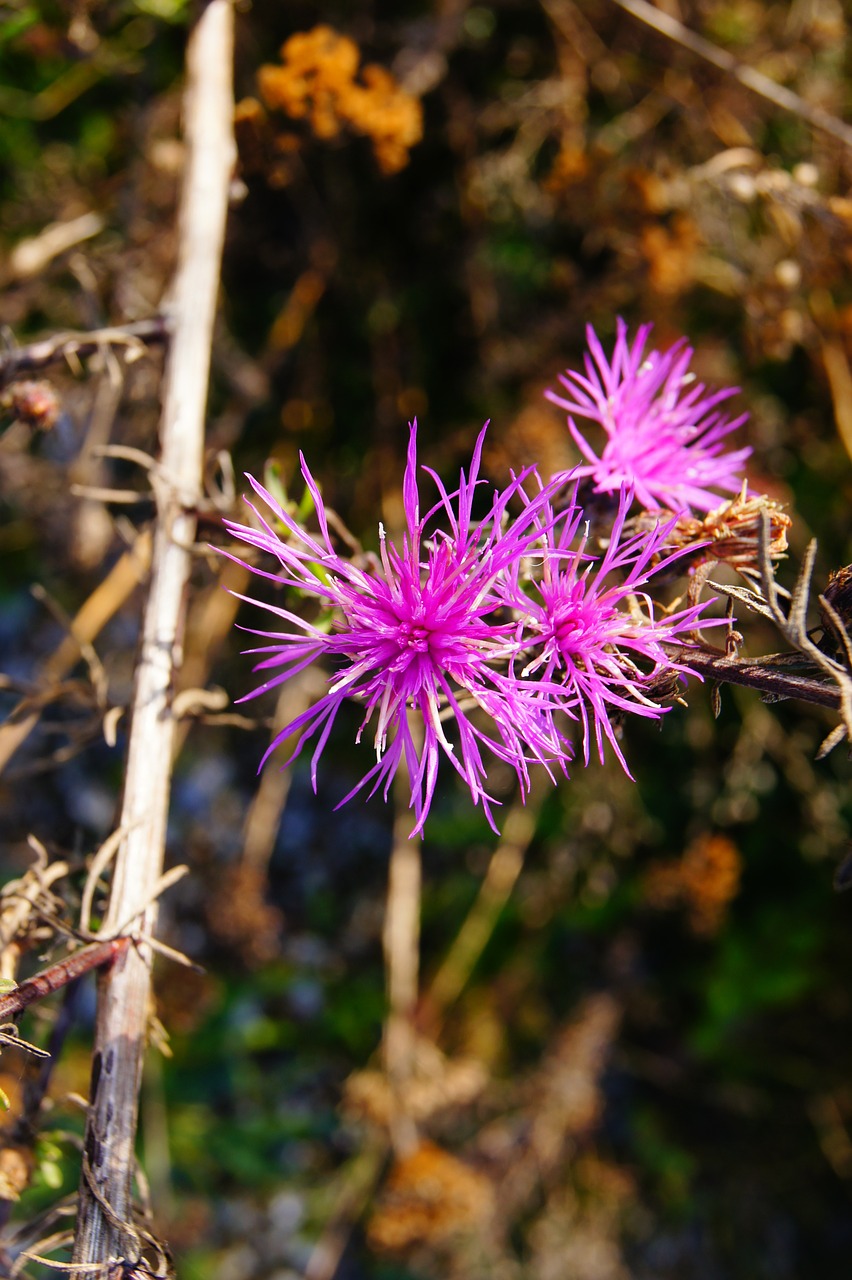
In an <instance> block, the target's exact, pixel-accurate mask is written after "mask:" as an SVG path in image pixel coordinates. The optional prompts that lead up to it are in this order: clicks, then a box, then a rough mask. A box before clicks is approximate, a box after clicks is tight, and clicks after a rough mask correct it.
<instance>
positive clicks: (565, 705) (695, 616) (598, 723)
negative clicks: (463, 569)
mask: <svg viewBox="0 0 852 1280" xmlns="http://www.w3.org/2000/svg"><path fill="white" fill-rule="evenodd" d="M632 501H633V494H632V491H631V490H630V489H629V488H628V487H626V486H624V487H622V489H621V491H620V493H619V499H618V510H617V514H616V517H615V521H614V524H613V527H612V532H611V534H610V535H609V540H608V544H607V547H606V550H605V551H604V553H603V555H602V556H595V555H593V554H592V553H590V552H589V550H588V549H587V540H588V527H587V526H586V525H585V517H584V513H583V511H582V510H581V509H580V508H578V507H576V506H573V505H572V506H571V507H570V508H569V509H568V510H567V511H565V512H564V513H562V515H561V517H559V518H558V519H557V520H555V521H554V520H553V519H552V512H551V511H550V510H549V502H547V501H545V503H544V505H543V507H542V508H540V510H539V514H538V516H537V519H541V520H542V541H543V547H542V550H541V554H542V568H541V574H540V576H539V577H538V578H537V579H535V580H533V581H531V582H530V581H527V582H524V581H523V580H522V579H521V578H520V577H519V576H517V577H515V578H514V580H513V581H512V584H511V587H510V589H509V593H508V595H507V605H509V606H510V607H512V608H513V609H514V610H515V611H516V612H517V614H518V616H519V617H522V618H523V628H524V631H525V634H526V637H527V644H528V655H529V656H528V659H527V665H526V668H525V670H524V672H523V674H524V676H525V677H529V676H531V675H533V674H535V675H536V676H537V678H538V679H539V681H540V683H541V689H542V692H543V695H544V698H545V704H546V711H547V714H548V715H549V716H551V715H552V714H553V707H554V704H556V705H559V704H560V703H561V706H562V709H563V710H566V711H568V712H569V714H571V715H572V716H575V717H578V718H579V719H580V721H581V723H582V726H583V753H584V758H585V762H586V764H588V762H589V755H590V745H591V741H592V739H593V738H594V740H595V741H596V742H597V747H598V754H599V756H600V759H601V761H603V758H604V742H605V741H608V742H609V743H610V744H611V746H612V748H613V750H614V751H615V754H616V756H617V757H618V759H619V761H620V763H621V765H622V767H623V768H624V771H625V773H627V775H628V777H630V776H632V775H631V774H630V770H629V769H628V767H627V762H626V760H625V758H624V755H623V752H622V750H621V746H620V745H619V742H618V739H617V737H616V733H615V730H614V728H613V718H614V717H620V716H621V714H622V713H625V712H626V713H629V714H632V715H638V716H648V717H652V718H658V717H659V716H661V715H662V714H663V713H664V712H665V711H667V710H668V709H669V708H668V707H667V706H664V705H662V704H661V702H660V701H659V700H658V698H657V697H655V696H654V692H655V687H656V686H658V685H659V683H660V678H661V677H662V676H663V675H664V674H666V673H672V672H674V673H678V674H683V675H686V674H687V673H688V669H687V668H686V667H684V666H682V665H679V664H678V663H677V662H675V661H673V660H672V658H671V657H670V656H669V654H668V653H667V652H666V650H665V648H664V646H665V645H666V644H667V643H668V644H672V643H677V644H687V645H689V644H690V643H691V642H692V633H694V631H695V629H696V628H697V627H698V626H708V625H717V624H718V623H719V622H720V621H721V620H715V619H710V620H708V619H706V618H705V617H704V611H705V609H706V608H707V604H708V603H712V601H710V602H705V603H702V604H699V605H695V606H692V607H690V608H686V609H681V610H680V611H678V612H675V613H669V614H659V615H658V614H657V612H656V611H655V609H654V604H653V602H652V600H651V598H650V596H649V595H648V593H647V591H646V587H647V586H648V585H649V583H650V582H651V580H652V579H653V577H654V576H655V575H656V574H665V572H666V570H667V569H668V568H669V567H670V566H671V565H672V563H673V562H674V561H676V560H678V559H679V558H680V557H681V556H683V555H684V554H685V552H684V551H681V550H675V551H672V550H671V547H670V545H669V537H670V534H671V532H672V529H673V528H674V526H675V524H676V523H677V519H678V517H677V516H673V517H670V518H669V519H668V520H667V521H666V522H664V523H660V524H659V525H658V526H656V527H655V528H653V529H650V530H645V531H643V532H642V533H639V534H636V535H634V536H632V537H624V538H623V537H622V534H623V529H624V522H625V518H626V516H627V512H628V510H629V508H630V505H631V503H632ZM688 674H692V673H691V672H689V673H688ZM557 690H558V691H559V692H558V693H557Z"/></svg>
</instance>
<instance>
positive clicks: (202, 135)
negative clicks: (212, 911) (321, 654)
mask: <svg viewBox="0 0 852 1280" xmlns="http://www.w3.org/2000/svg"><path fill="white" fill-rule="evenodd" d="M232 57H233V9H232V6H231V3H230V0H212V3H210V4H209V5H208V6H207V8H206V9H205V10H204V11H203V13H202V15H201V17H200V18H199V21H198V24H197V26H196V27H195V29H194V31H193V32H192V34H191V36H190V40H189V46H188V50H187V87H186V94H185V119H186V136H187V167H186V177H185V181H184V189H183V195H182V202H181V210H180V218H179V234H178V243H179V249H178V271H177V276H176V279H175V284H174V288H173V295H172V296H173V303H172V306H171V307H170V312H171V314H172V316H173V320H174V328H173V336H172V341H171V346H170V352H169V359H168V363H167V370H166V388H165V398H164V405H163V416H162V421H161V443H162V457H161V468H162V475H163V477H164V478H165V479H167V480H168V484H167V485H165V484H164V485H163V486H162V487H160V486H158V491H157V506H158V521H157V528H156V533H155V538H154V555H153V565H152V573H151V588H150V594H149V597H148V602H147V606H146V610H145V619H144V624H143V632H142V650H141V654H140V659H139V665H138V667H137V672H136V686H135V689H134V698H133V714H132V722H131V730H130V737H129V742H128V761H127V773H126V778H125V788H124V798H123V804H122V815H121V821H120V825H121V826H122V827H124V828H126V835H125V838H124V840H123V841H122V843H121V847H120V848H119V850H118V854H117V858H116V866H115V874H114V879H113V887H112V893H111V895H110V902H109V908H108V912H107V919H106V922H105V926H104V927H105V928H106V929H107V930H110V929H112V928H114V927H115V926H116V925H117V923H118V922H124V921H133V920H134V913H139V914H138V915H137V916H136V917H135V926H134V927H133V932H134V934H137V935H141V936H143V937H145V936H148V935H151V934H153V932H154V926H155V921H156V904H155V902H154V901H153V900H152V896H151V895H152V894H153V893H156V891H157V887H158V884H159V882H160V877H161V874H162V865H163V855H164V846H165V836H166V815H167V810H168V800H169V784H170V778H171V767H172V754H173V743H174V735H175V719H174V716H173V715H172V712H171V698H172V689H173V683H174V676H175V670H176V668H177V667H178V666H179V664H180V658H181V637H182V633H183V627H184V621H185V611H186V589H187V584H188V580H189V574H190V570H191V566H192V557H191V555H190V553H189V551H188V550H187V548H188V547H190V546H191V544H192V541H193V537H194V533H195V515H194V511H195V508H196V505H197V502H198V498H199V491H200V488H201V483H202V477H203V449H204V414H205V407H206V401H207V385H208V377H209V369H210V347H211V340H212V331H213V321H214V317H215V311H216V298H217V293H218V288H219V272H220V262H221V254H222V244H223V239H224V229H225V219H226V214H227V204H228V190H229V184H230V178H231V170H232V165H233V157H234V145H233V135H232V128H231V123H232V116H233V91H232ZM149 968H150V949H149V948H148V947H146V946H145V945H144V944H143V945H142V946H139V947H134V948H133V949H132V950H131V951H130V952H128V954H127V958H126V961H125V963H124V964H123V965H122V966H121V971H120V972H118V971H117V970H116V969H113V970H111V971H110V972H109V974H108V975H107V976H106V977H105V978H104V979H102V981H101V984H100V991H99V1007H98V1023H97V1031H96V1043H95V1052H94V1058H93V1069H92V1090H91V1098H90V1105H89V1113H88V1117H87V1124H86V1137H85V1141H84V1152H85V1154H86V1156H87V1159H86V1161H84V1172H83V1177H82V1178H81V1183H80V1211H79V1216H78V1221H77V1234H76V1239H75V1243H74V1253H73V1265H74V1266H75V1267H76V1268H77V1269H80V1268H82V1267H86V1266H89V1265H91V1264H100V1267H101V1270H100V1272H99V1274H102V1275H103V1274H105V1273H107V1271H108V1267H109V1263H108V1260H109V1259H110V1258H115V1257H119V1258H122V1257H127V1256H128V1251H132V1249H133V1244H134V1239H135V1238H137V1235H136V1232H135V1231H133V1230H132V1229H131V1225H130V1224H131V1223H132V1217H133V1207H132V1196H131V1182H132V1177H133V1165H134V1160H133V1149H134V1140H135V1135H136V1126H137V1112H138V1092H139V1083H140V1078H141V1071H142V1058H143V1054H144V1048H145V1039H146V1030H147V1024H148V1013H149V1000H150V972H149ZM105 1205H108V1206H109V1212H106V1211H105V1209H104V1206H105Z"/></svg>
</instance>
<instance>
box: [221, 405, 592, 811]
mask: <svg viewBox="0 0 852 1280" xmlns="http://www.w3.org/2000/svg"><path fill="white" fill-rule="evenodd" d="M484 436H485V428H483V430H482V432H481V433H480V435H479V438H478V440H477V443H476V448H475V449H474V453H473V459H472V462H471V467H470V475H469V477H467V476H466V475H465V473H464V471H462V473H461V478H460V481H459V487H458V489H457V490H455V491H454V492H453V493H448V492H447V490H446V489H445V488H444V486H443V484H442V483H441V481H440V479H439V478H438V477H437V476H436V475H435V473H434V472H431V471H430V472H429V474H430V475H431V476H432V478H433V480H434V481H435V484H436V486H437V492H438V497H437V501H436V502H435V504H434V505H433V506H432V507H431V508H430V509H429V510H428V511H427V512H426V514H425V516H421V513H420V498H419V493H418V487H417V479H416V471H417V458H416V423H415V424H413V425H412V427H411V434H410V443H409V448H408V464H407V466H406V470H405V479H404V483H403V504H404V512H405V521H406V531H405V533H404V534H403V537H402V545H401V547H397V546H395V545H394V543H393V542H391V541H390V540H389V539H388V538H387V537H386V535H385V532H384V529H383V528H382V526H381V525H380V526H379V539H380V555H379V557H372V559H371V558H367V557H361V560H362V563H360V564H358V563H354V562H353V561H352V560H349V559H346V558H344V557H342V556H341V555H339V554H338V553H337V551H335V549H334V546H333V544H332V540H331V537H330V533H329V528H328V522H327V518H326V513H325V510H324V507H323V501H322V497H321V495H320V492H319V490H318V488H317V486H316V483H315V481H314V479H313V477H312V475H311V473H310V471H309V470H308V467H307V465H306V463H305V461H304V459H302V474H303V476H304V478H305V483H306V484H307V486H308V489H309V490H310V494H311V497H312V499H313V503H314V507H315V510H316V516H317V521H318V524H319V533H318V534H316V535H314V534H312V533H310V532H308V531H307V530H306V529H305V528H304V527H303V525H302V524H301V523H299V521H298V520H296V519H295V518H294V517H293V516H292V515H290V514H289V513H288V512H287V511H285V510H284V509H282V507H281V506H280V505H279V504H278V503H277V502H276V501H275V499H274V498H273V497H272V495H271V494H269V493H268V492H267V491H266V490H265V489H264V488H263V487H262V486H261V485H260V484H258V482H257V481H256V480H253V479H251V477H249V479H250V480H251V484H252V487H253V488H254V490H255V491H256V493H257V494H258V495H259V497H260V498H261V499H262V501H263V502H264V503H265V505H266V507H267V508H268V509H269V511H270V512H271V519H272V520H273V521H274V522H276V523H277V526H278V528H277V529H276V528H274V527H273V525H272V524H270V523H269V522H268V520H267V519H265V518H264V517H263V516H262V515H261V514H260V513H259V512H257V511H256V508H254V507H252V509H253V510H255V511H256V514H257V515H258V518H259V520H260V522H261V525H262V528H261V529H257V528H251V527H245V526H242V525H239V524H234V523H231V522H227V525H228V528H229V530H230V532H231V533H232V534H233V535H234V536H235V537H237V538H239V539H241V540H242V541H244V542H248V543H250V544H251V545H253V546H255V547H258V548H259V549H260V550H262V551H266V552H269V553H270V554H271V555H272V556H274V557H275V558H276V559H277V560H278V562H279V564H280V566H281V567H280V570H279V571H278V572H277V573H270V572H267V571H265V570H260V569H254V571H255V572H257V573H260V574H262V576H264V577H267V578H271V579H273V580H274V581H277V582H279V583H282V584H283V585H285V586H288V587H291V588H294V589H296V590H298V591H299V592H301V593H303V594H306V595H308V596H310V597H313V599H314V600H316V601H318V602H319V604H320V606H321V608H322V609H323V610H324V611H325V614H326V616H325V618H324V619H322V618H321V619H320V620H319V621H317V622H315V623H312V622H309V621H306V620H305V619H303V618H301V617H300V616H299V615H298V614H296V613H294V612H292V611H291V610H289V609H287V608H284V607H281V606H278V605H274V604H268V603H263V604H261V607H262V608H264V609H266V610H268V611H269V612H270V613H272V614H274V615H275V616H276V617H277V618H280V619H281V621H282V622H284V623H285V624H286V626H287V630H284V631H273V632H263V631H255V632H253V634H256V635H260V636H264V637H266V638H267V639H269V640H271V642H272V643H270V644H268V645H266V646H264V647H263V648H259V649H254V650H251V651H250V652H253V653H258V654H263V655H265V656H264V657H262V659H261V661H260V662H259V663H258V664H257V667H256V670H258V671H264V672H266V673H268V678H267V679H266V680H265V681H264V683H263V684H262V685H261V686H260V687H259V688H258V689H256V690H255V691H254V693H252V694H249V695H248V696H249V697H254V696H256V695H257V694H259V693H261V692H263V691H264V690H266V689H270V688H273V687H275V686H276V685H278V684H280V683H281V682H282V681H284V680H288V679H289V678H290V677H291V676H293V675H295V674H296V672H298V671H301V670H302V669H303V668H305V667H307V666H308V665H309V664H310V663H312V662H314V661H315V660H316V659H319V658H323V657H325V658H327V659H329V660H330V662H331V664H332V665H333V667H334V674H333V675H332V676H331V677H330V684H329V688H328V692H327V693H325V695H324V696H323V697H321V698H320V699H319V700H318V701H317V702H316V703H315V704H314V705H313V706H312V707H310V708H309V710H307V711H305V712H304V713H303V714H302V715H300V716H298V717H297V718H296V719H295V720H293V721H292V722H291V723H290V724H288V725H287V726H286V728H284V729H282V731H281V732H280V733H279V734H278V735H277V736H276V738H275V740H274V741H273V742H272V744H271V746H270V747H269V750H268V751H267V752H266V755H265V756H264V757H263V761H262V762H261V763H263V762H265V760H266V759H267V757H268V756H269V754H270V753H271V752H272V751H273V750H274V749H275V747H276V746H278V745H279V743H281V742H283V741H284V740H286V739H287V738H290V737H291V735H293V734H295V733H298V734H299V735H300V736H299V740H298V743H297V745H296V749H295V751H294V753H293V756H294V757H295V756H296V755H297V754H298V753H299V752H300V750H301V749H302V747H303V746H304V744H305V743H306V742H307V741H308V740H309V739H311V738H314V737H315V738H316V745H315V746H314V751H313V757H312V764H311V776H312V780H313V783H314V787H316V773H317V764H318V761H319V758H320V756H321V755H322V752H323V749H324V747H325V746H326V743H327V742H328V738H329V734H330V733H331V730H332V726H333V725H334V721H335V718H336V716H337V714H338V712H339V710H340V708H341V707H342V705H343V703H344V702H345V701H346V700H347V699H355V700H356V701H357V702H359V703H360V704H361V705H362V706H363V708H364V718H363V721H362V724H361V727H360V729H359V731H358V740H360V738H361V736H362V734H363V733H364V732H365V731H366V730H367V727H368V726H369V728H370V733H371V736H372V740H373V746H374V748H375V752H376V763H375V764H374V765H373V766H372V768H371V769H370V770H369V771H368V772H367V773H366V774H365V776H364V777H363V778H362V779H361V781H360V782H359V783H358V784H357V786H356V787H354V788H353V790H352V791H351V792H350V793H349V795H347V796H346V797H345V799H344V801H341V803H345V800H348V799H349V798H350V797H351V796H352V795H354V794H355V793H356V792H357V791H360V790H361V788H362V787H364V786H366V785H367V784H369V783H371V784H372V788H371V794H373V792H375V791H376V790H377V789H378V788H379V787H383V788H384V794H385V796H387V793H388V789H389V787H390V783H391V781H392V778H393V776H394V774H395V773H396V770H397V768H398V767H399V765H400V763H401V761H402V760H403V759H404V760H405V763H406V765H407V768H408V774H409V778H410V782H411V807H413V809H414V813H415V816H416V824H415V826H414V830H413V831H412V835H415V834H418V833H420V832H421V831H422V828H423V823H424V821H425V819H426V815H427V813H428V812H429V806H430V804H431V802H432V798H433V795H434V791H435V783H436V778H437V772H438V762H439V759H440V757H441V755H442V754H443V755H445V756H446V757H447V758H448V759H449V760H450V762H451V763H452V765H453V767H454V768H455V769H456V771H457V772H458V773H459V774H460V775H461V777H462V778H463V779H464V781H465V782H466V784H467V786H468V787H469V789H470V793H471V796H472V797H473V800H474V802H475V803H476V802H478V801H481V802H482V806H483V810H484V812H485V814H486V816H487V817H488V820H489V822H491V824H492V826H493V825H494V824H493V819H492V816H491V805H492V804H493V803H495V802H494V800H493V798H492V797H491V796H489V795H488V793H487V791H486V790H485V781H486V768H485V764H484V762H483V758H482V750H481V749H482V748H483V747H485V748H487V749H488V750H489V751H491V752H492V753H493V754H494V755H495V756H496V757H497V758H498V759H499V760H502V761H504V762H506V763H508V764H509V765H511V767H512V768H513V769H514V770H515V772H516V774H517V776H518V779H519V781H520V785H521V788H522V791H525V790H526V788H527V786H528V783H529V778H528V770H527V766H528V763H529V762H530V761H532V760H539V761H542V762H545V763H546V762H547V761H548V760H551V761H552V760H554V759H556V760H557V762H558V763H559V764H560V766H561V767H563V768H564V763H565V759H566V757H567V752H566V750H565V744H564V743H562V744H560V743H559V740H558V737H557V735H556V734H555V732H554V730H553V727H552V718H549V717H548V715H547V714H546V708H545V707H544V705H543V702H542V696H541V691H540V689H539V688H538V682H536V681H526V680H524V679H522V678H520V677H519V676H518V675H517V674H516V673H515V671H514V667H513V663H514V659H515V657H516V656H517V654H518V653H519V652H520V650H521V648H522V642H521V641H520V640H519V638H518V636H517V626H516V624H515V623H514V622H513V621H512V619H511V618H509V617H507V616H506V615H505V613H504V614H501V613H500V612H499V610H500V609H501V606H502V591H500V590H498V584H500V583H501V582H502V581H503V579H504V577H505V575H506V574H507V573H508V572H510V570H511V568H512V566H515V565H517V564H518V562H519V560H520V559H521V557H523V556H524V555H525V554H526V553H527V552H529V550H530V549H531V548H532V545H533V544H534V543H535V542H536V540H538V539H540V538H541V536H542V533H543V531H545V530H546V528H547V517H546V516H545V515H544V514H543V507H544V504H545V502H546V497H547V494H549V493H550V492H551V489H547V490H545V491H543V493H542V494H541V495H540V497H539V498H536V499H533V500H530V499H529V498H524V504H523V506H522V509H521V512H520V515H519V516H517V517H516V518H514V519H513V518H511V516H510V515H509V513H508V510H507V508H508V504H509V501H510V499H511V498H512V497H513V495H516V494H519V493H521V485H522V483H523V481H524V479H526V477H527V476H528V475H529V474H530V473H531V472H532V470H533V468H529V469H528V470H527V471H525V472H524V473H523V474H522V475H520V476H519V477H517V478H514V479H513V481H512V482H511V483H510V484H509V486H508V487H507V488H506V489H504V490H503V491H502V492H495V493H494V495H493V498H492V502H491V507H490V510H489V512H488V514H487V516H486V518H485V519H484V520H482V521H474V519H473V515H472V505H473V497H474V490H475V489H476V487H477V485H478V484H479V483H482V482H481V481H478V479H477V477H478V472H479V464H480V457H481V453H482V445H483V440H484ZM424 470H429V469H428V468H424ZM249 505H251V504H249ZM278 529H280V530H281V532H279V531H278ZM243 598H244V599H245V598H246V597H243ZM253 603H260V602H257V601H255V602H253ZM472 712H476V713H477V715H476V716H473V715H472V714H471V713H472ZM480 712H484V713H485V716H484V717H483V720H484V722H485V724H486V725H487V727H484V726H483V724H482V723H480V719H479V714H478V713H480ZM412 713H414V715H413V718H412ZM418 720H419V722H420V723H419V725H418V723H417V722H418ZM450 734H452V736H453V738H454V739H455V740H456V741H455V742H452V741H451V740H450ZM291 758H292V757H291Z"/></svg>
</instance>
